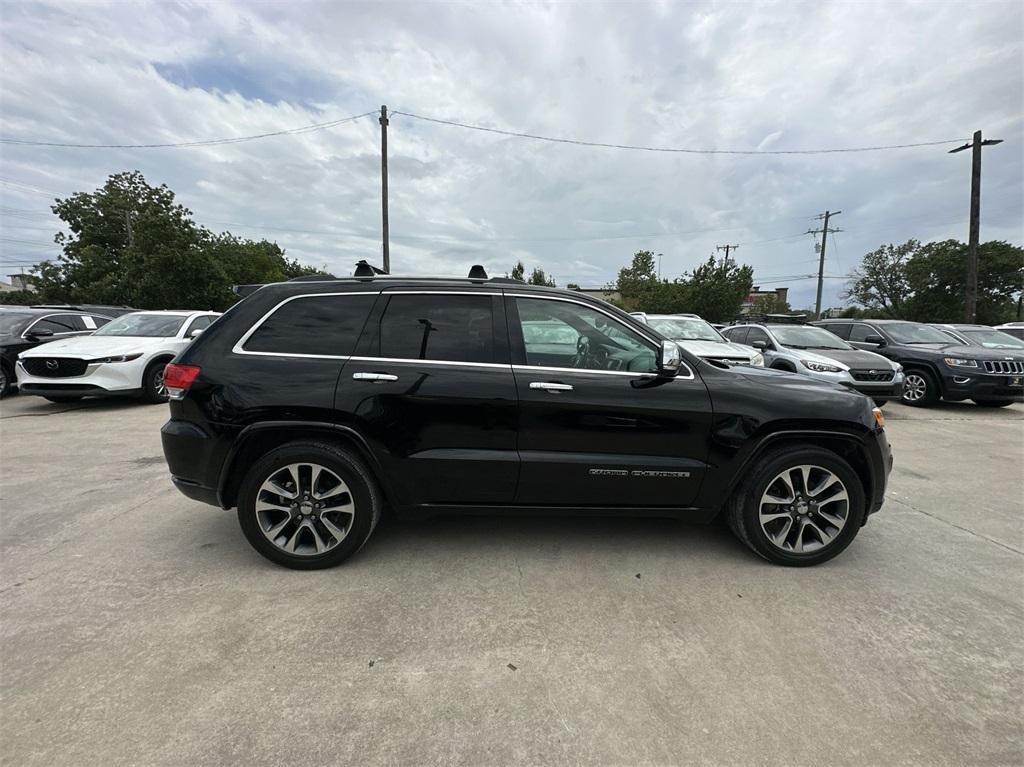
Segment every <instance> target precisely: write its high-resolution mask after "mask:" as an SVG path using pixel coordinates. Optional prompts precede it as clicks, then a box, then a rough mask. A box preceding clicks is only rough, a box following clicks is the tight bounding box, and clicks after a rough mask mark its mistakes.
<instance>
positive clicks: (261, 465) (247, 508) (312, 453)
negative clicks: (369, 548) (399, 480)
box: [238, 442, 381, 570]
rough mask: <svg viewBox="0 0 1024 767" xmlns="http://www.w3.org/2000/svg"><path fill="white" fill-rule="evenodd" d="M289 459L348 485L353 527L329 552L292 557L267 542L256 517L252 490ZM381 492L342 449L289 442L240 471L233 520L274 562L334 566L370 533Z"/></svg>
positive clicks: (301, 567) (305, 566) (306, 567)
mask: <svg viewBox="0 0 1024 767" xmlns="http://www.w3.org/2000/svg"><path fill="white" fill-rule="evenodd" d="M290 463H318V464H320V465H321V466H325V467H326V468H328V469H330V470H331V471H333V472H334V473H335V474H337V475H338V476H339V477H341V479H342V480H344V481H345V484H346V485H348V488H349V491H350V492H351V494H352V500H353V501H354V503H355V507H356V514H355V520H354V521H353V527H352V530H351V531H350V532H349V534H348V535H347V536H345V539H344V540H343V541H342V542H341V543H339V544H338V545H337V546H336V547H334V548H333V549H331V550H330V551H328V552H326V553H324V554H320V555H319V556H312V557H309V556H296V555H294V554H289V553H287V552H285V551H282V550H281V549H279V548H277V547H276V546H275V545H274V544H273V543H271V542H270V541H268V540H267V539H266V537H265V536H264V535H263V532H262V531H261V530H260V527H259V523H258V522H257V520H256V495H257V493H258V492H259V488H260V485H262V484H263V482H264V481H265V480H266V479H267V477H269V476H270V475H271V474H272V473H273V472H275V471H277V470H278V469H280V468H281V467H282V466H285V465H287V464H290ZM380 509H381V497H380V493H379V491H378V490H377V487H376V484H375V482H374V480H373V478H372V476H371V475H370V473H369V471H368V470H367V468H366V466H365V465H364V464H363V463H362V461H360V460H359V459H358V458H356V457H355V456H353V455H352V454H350V453H349V452H348V451H347V450H345V449H343V448H340V447H336V446H334V445H329V444H323V443H312V442H310V443H291V444H288V445H284V446H282V447H279V448H277V449H275V450H272V451H270V452H269V453H267V454H266V455H264V456H263V457H262V458H260V459H259V460H258V461H256V462H255V463H254V464H253V466H252V468H251V469H250V470H249V471H248V473H247V474H246V475H245V478H244V479H243V480H242V484H241V487H240V488H239V492H238V523H239V525H240V526H241V528H242V532H243V533H244V534H245V537H246V539H247V540H248V541H249V543H250V544H251V545H252V547H253V548H254V549H256V551H258V552H259V553H260V554H262V555H263V556H264V557H266V558H267V559H269V560H270V561H271V562H274V563H276V564H279V565H284V566H285V567H289V568H292V569H294V570H319V569H323V568H326V567H334V566H335V565H338V564H341V563H342V562H343V561H344V560H346V559H348V558H349V557H350V556H352V555H353V554H355V553H356V552H357V551H359V549H360V548H361V547H362V546H363V544H364V543H365V542H366V540H367V538H369V537H370V534H371V533H372V532H373V529H374V527H375V526H376V524H377V520H378V519H379V518H380Z"/></svg>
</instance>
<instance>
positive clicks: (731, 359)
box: [630, 312, 764, 366]
mask: <svg viewBox="0 0 1024 767" xmlns="http://www.w3.org/2000/svg"><path fill="white" fill-rule="evenodd" d="M630 314H632V315H633V316H634V317H636V318H637V319H638V320H640V321H641V322H643V323H645V324H647V325H650V326H651V327H652V328H654V329H655V330H657V331H658V332H659V333H660V334H661V335H663V336H664V337H665V338H667V339H669V340H670V341H675V342H676V343H677V344H679V345H680V346H682V347H683V348H684V349H686V350H687V351H688V352H690V353H692V354H695V355H696V356H698V357H700V358H702V359H706V360H717V361H719V362H724V363H726V364H727V365H757V366H763V365H764V355H763V354H761V353H760V352H758V351H755V350H753V349H751V348H750V347H747V346H742V345H740V344H734V343H732V342H731V341H729V340H728V339H726V338H725V337H724V336H723V335H722V334H721V333H719V332H718V331H717V330H715V329H714V328H713V327H712V326H711V324H710V323H709V322H707V321H706V320H703V319H701V318H700V317H699V316H698V315H696V314H646V313H645V312H630Z"/></svg>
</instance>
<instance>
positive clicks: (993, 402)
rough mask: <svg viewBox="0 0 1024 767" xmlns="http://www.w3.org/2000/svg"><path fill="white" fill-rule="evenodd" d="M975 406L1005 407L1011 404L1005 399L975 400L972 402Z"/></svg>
mask: <svg viewBox="0 0 1024 767" xmlns="http://www.w3.org/2000/svg"><path fill="white" fill-rule="evenodd" d="M974 404H975V405H981V406H982V407H1006V406H1007V405H1012V404H1013V402H1012V401H1010V400H1005V399H976V400H974Z"/></svg>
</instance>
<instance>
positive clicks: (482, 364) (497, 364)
mask: <svg viewBox="0 0 1024 767" xmlns="http://www.w3.org/2000/svg"><path fill="white" fill-rule="evenodd" d="M348 359H349V360H350V361H352V362H397V363H399V364H409V365H412V364H415V365H462V366H465V367H471V368H502V369H503V370H511V369H512V365H511V364H509V363H507V362H459V361H457V360H419V359H411V358H408V357H349V358H348Z"/></svg>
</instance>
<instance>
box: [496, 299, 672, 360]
mask: <svg viewBox="0 0 1024 767" xmlns="http://www.w3.org/2000/svg"><path fill="white" fill-rule="evenodd" d="M516 307H517V309H518V311H519V326H520V330H521V332H522V338H523V347H524V349H525V352H526V364H527V365H533V366H538V367H558V368H580V369H583V370H610V371H621V372H637V373H651V372H654V371H655V370H656V369H657V356H656V354H655V351H654V348H653V347H652V346H651V344H650V343H649V342H648V341H646V340H644V339H643V338H642V337H641V336H640V335H638V334H637V333H634V332H633V331H632V330H630V329H629V328H627V327H626V326H625V325H622V324H620V323H618V322H616V321H615V320H613V319H611V318H610V317H608V316H607V315H606V314H604V313H603V312H600V311H598V310H597V309H592V308H590V307H587V306H582V305H580V304H576V303H572V302H568V301H553V300H549V299H543V298H517V299H516Z"/></svg>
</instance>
